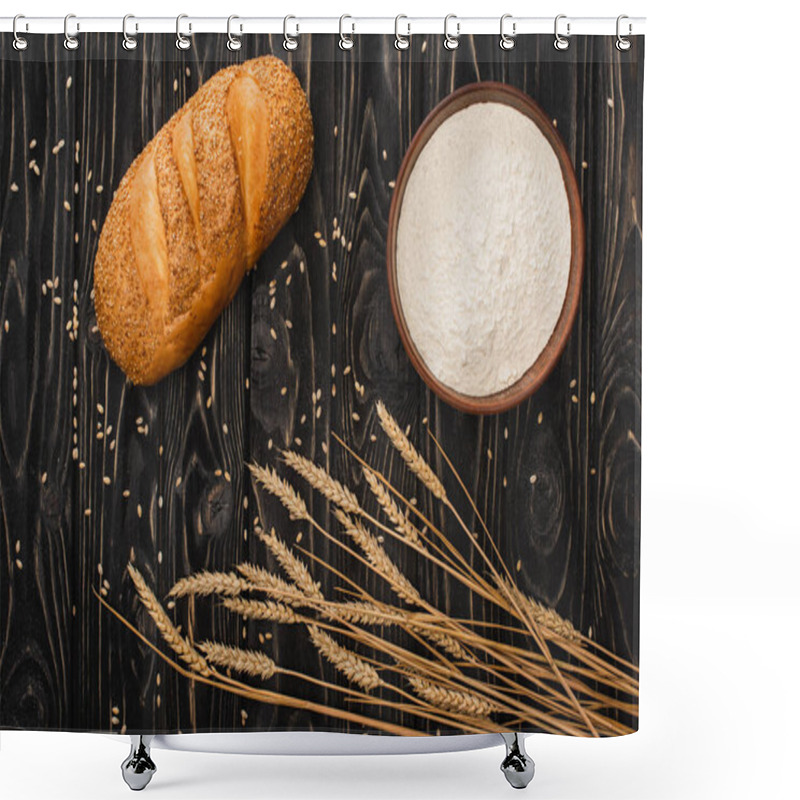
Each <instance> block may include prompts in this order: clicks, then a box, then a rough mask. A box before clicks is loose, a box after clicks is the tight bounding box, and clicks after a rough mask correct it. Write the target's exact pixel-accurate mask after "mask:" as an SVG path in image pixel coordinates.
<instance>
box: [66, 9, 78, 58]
mask: <svg viewBox="0 0 800 800" xmlns="http://www.w3.org/2000/svg"><path fill="white" fill-rule="evenodd" d="M71 19H75V15H74V14H67V16H66V17H64V47H65V48H66V49H67V50H77V49H78V47H79V46H80V41H79V40H78V37H77V36H74V35H73V34H71V33H70V32H69V21H70V20H71ZM80 29H81V26H80V23H78V22H76V23H75V32H76V33H77V32H78V31H79V30H80Z"/></svg>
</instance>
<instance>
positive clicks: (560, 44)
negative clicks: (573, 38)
mask: <svg viewBox="0 0 800 800" xmlns="http://www.w3.org/2000/svg"><path fill="white" fill-rule="evenodd" d="M562 19H567V15H566V14H559V15H558V16H557V17H556V19H555V22H554V24H553V32H554V34H555V37H556V38H555V41H554V42H553V47H555V49H556V50H560V51H562V52H563V51H564V50H566V49H567V48H568V47H569V37H570V35H571V33H570V23H569V22H567V35H566V36H562V35H561V34H560V33H559V31H558V23H559V21H560V20H562Z"/></svg>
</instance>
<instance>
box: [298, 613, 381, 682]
mask: <svg viewBox="0 0 800 800" xmlns="http://www.w3.org/2000/svg"><path fill="white" fill-rule="evenodd" d="M307 627H308V633H309V636H310V637H311V641H312V642H313V643H314V647H316V648H317V650H319V652H320V653H321V654H322V656H323V657H324V658H325V659H327V660H328V661H329V662H330V663H331V664H333V666H334V667H335V668H336V669H337V670H338V671H339V672H341V673H342V675H344V676H345V677H346V678H347V679H348V680H349V681H351V682H352V683H355V684H356V685H357V686H360V687H361V688H362V689H365V690H366V691H371V690H372V689H374V688H375V687H377V686H380V685H381V684H382V683H383V681H382V680H381V678H380V676H379V675H378V673H377V671H376V670H375V668H374V667H373V666H372V665H371V664H368V663H367V662H366V661H364V660H363V659H361V658H359V657H358V656H357V655H356V654H355V653H354V652H353V651H352V650H348V649H347V648H346V647H342V646H341V645H340V644H338V643H337V642H335V641H334V640H333V639H332V638H331V637H330V636H328V634H327V633H324V632H323V631H321V630H320V629H319V628H317V627H316V626H315V625H308V626H307Z"/></svg>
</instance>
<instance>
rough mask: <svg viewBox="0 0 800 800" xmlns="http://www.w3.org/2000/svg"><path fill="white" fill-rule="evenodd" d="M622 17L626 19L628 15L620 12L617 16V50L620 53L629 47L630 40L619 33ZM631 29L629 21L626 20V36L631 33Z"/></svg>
mask: <svg viewBox="0 0 800 800" xmlns="http://www.w3.org/2000/svg"><path fill="white" fill-rule="evenodd" d="M624 19H628V17H627V16H626V15H625V14H620V15H619V16H618V17H617V50H619V51H620V52H621V53H624V52H625V51H627V50H630V49H631V40H630V39H628V38H626V37H625V36H623V35H622V33H621V25H620V23H621V22H622V20H624ZM631 30H632V27H631V23H630V22H628V36H630V35H631Z"/></svg>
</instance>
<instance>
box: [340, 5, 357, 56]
mask: <svg viewBox="0 0 800 800" xmlns="http://www.w3.org/2000/svg"><path fill="white" fill-rule="evenodd" d="M346 19H353V18H352V17H351V16H350V15H349V14H342V16H341V17H339V49H340V50H352V49H353V45H354V44H355V41H354V40H353V33H354V32H355V29H356V26H355V25H354V24H353V25H351V26H350V33H345V32H344V21H345V20H346Z"/></svg>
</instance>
